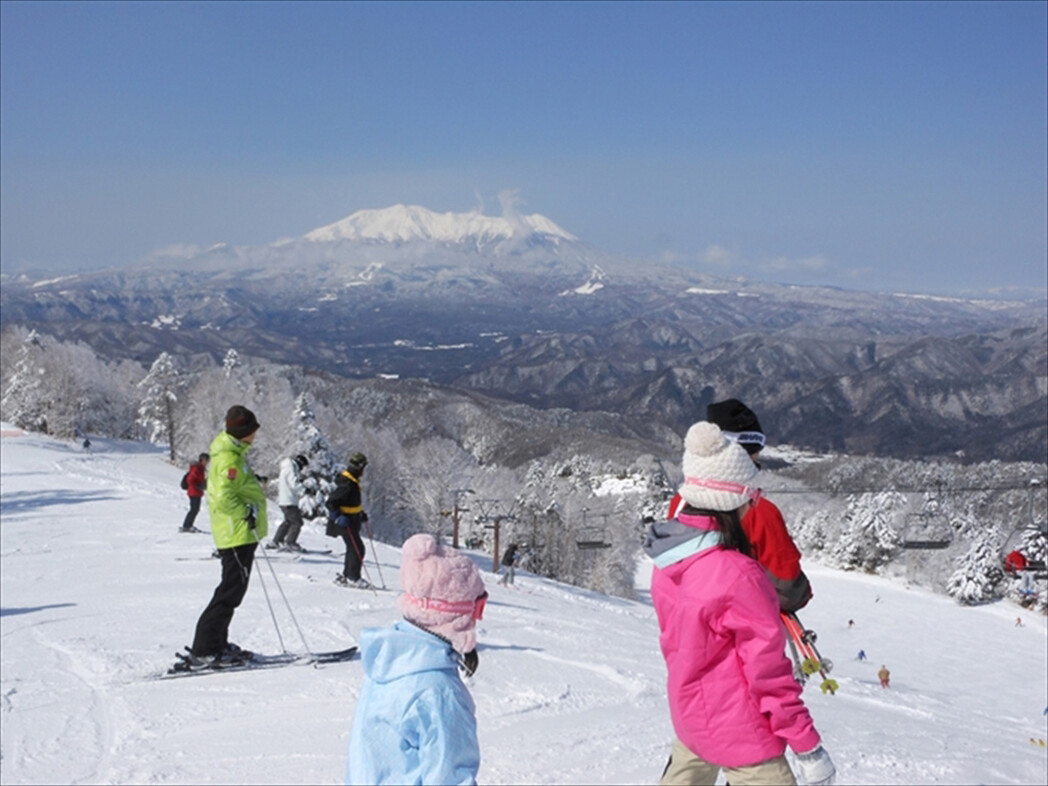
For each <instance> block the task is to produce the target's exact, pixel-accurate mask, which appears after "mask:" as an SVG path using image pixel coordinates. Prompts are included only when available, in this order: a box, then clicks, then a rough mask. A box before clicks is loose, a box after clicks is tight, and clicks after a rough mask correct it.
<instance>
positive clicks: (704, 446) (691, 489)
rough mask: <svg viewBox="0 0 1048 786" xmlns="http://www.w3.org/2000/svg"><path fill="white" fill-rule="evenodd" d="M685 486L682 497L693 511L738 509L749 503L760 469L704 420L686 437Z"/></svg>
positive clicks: (742, 450) (741, 449) (696, 424)
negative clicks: (698, 509) (697, 509)
mask: <svg viewBox="0 0 1048 786" xmlns="http://www.w3.org/2000/svg"><path fill="white" fill-rule="evenodd" d="M682 467H683V469H684V485H683V486H681V487H680V495H681V497H683V498H684V501H685V502H687V503H688V504H689V505H691V506H692V507H694V508H700V509H702V510H725V511H727V510H735V509H736V508H739V507H742V505H743V503H745V502H748V501H750V499H751V493H752V492H755V491H756V486H755V483H754V481H755V479H756V477H757V475H758V474H759V472H760V470H759V469H758V468H757V465H756V464H754V463H753V460H752V459H751V458H750V456H749V454H748V453H747V452H746V450H745V449H744V448H743V447H742V446H741V445H739V444H737V443H735V442H732V441H730V440H729V439H727V438H726V437H725V436H724V433H723V432H722V431H721V430H720V427H719V426H716V425H714V424H713V423H708V422H706V421H705V420H703V421H700V422H698V423H695V424H694V425H693V426H692V427H691V428H689V429H688V434H687V436H686V437H685V438H684V459H683V462H682Z"/></svg>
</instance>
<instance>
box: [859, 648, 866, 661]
mask: <svg viewBox="0 0 1048 786" xmlns="http://www.w3.org/2000/svg"><path fill="white" fill-rule="evenodd" d="M859 660H866V650H859Z"/></svg>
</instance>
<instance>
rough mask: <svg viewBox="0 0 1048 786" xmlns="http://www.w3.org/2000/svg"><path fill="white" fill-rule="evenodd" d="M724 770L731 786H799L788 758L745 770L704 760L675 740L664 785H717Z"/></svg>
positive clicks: (745, 768) (763, 762) (751, 765)
mask: <svg viewBox="0 0 1048 786" xmlns="http://www.w3.org/2000/svg"><path fill="white" fill-rule="evenodd" d="M721 769H723V770H724V775H725V777H726V778H727V779H728V783H730V784H731V786H796V784H797V779H796V778H794V777H793V770H791V769H790V765H789V764H788V763H787V761H786V757H785V756H776V757H775V758H774V759H768V760H767V761H762V762H761V763H760V764H748V765H746V766H745V767H724V768H721V767H720V766H719V765H717V764H710V763H709V762H707V761H705V760H703V759H700V758H699V757H698V756H696V755H695V754H694V753H692V752H691V751H690V750H688V749H687V748H686V747H684V744H683V743H682V742H681V741H680V740H674V741H673V750H672V751H671V752H670V760H669V762H667V764H666V771H665V772H664V773H662V780H661V781H659V784H660V786H713V784H714V783H716V782H717V773H719V772H720V771H721Z"/></svg>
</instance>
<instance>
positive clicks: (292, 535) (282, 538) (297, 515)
mask: <svg viewBox="0 0 1048 786" xmlns="http://www.w3.org/2000/svg"><path fill="white" fill-rule="evenodd" d="M280 510H281V512H282V513H283V514H284V520H283V521H282V522H280V526H279V527H277V534H276V535H274V536H273V542H274V543H275V544H277V545H278V546H279V545H280V544H281V543H287V544H288V545H291V544H297V543H298V533H299V532H301V531H302V511H301V510H299V509H298V505H281V506H280Z"/></svg>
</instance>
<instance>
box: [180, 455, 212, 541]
mask: <svg viewBox="0 0 1048 786" xmlns="http://www.w3.org/2000/svg"><path fill="white" fill-rule="evenodd" d="M210 460H211V456H209V455H208V454H207V453H201V454H200V456H199V458H198V459H197V460H196V461H194V462H193V463H192V464H190V465H189V472H188V474H187V475H186V494H188V495H189V512H188V513H186V518H185V520H184V521H183V522H182V532H201V531H202V530H199V529H197V528H196V526H195V524H194V522H195V521H196V517H197V513H199V512H200V500H201V499H203V497H204V490H205V489H206V488H207V462H209V461H210Z"/></svg>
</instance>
